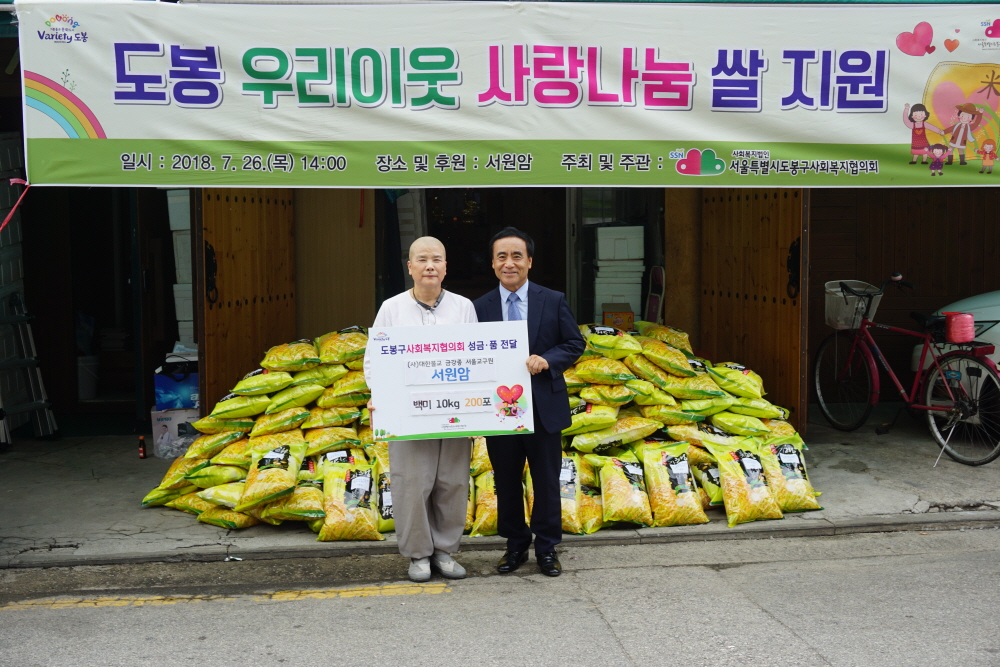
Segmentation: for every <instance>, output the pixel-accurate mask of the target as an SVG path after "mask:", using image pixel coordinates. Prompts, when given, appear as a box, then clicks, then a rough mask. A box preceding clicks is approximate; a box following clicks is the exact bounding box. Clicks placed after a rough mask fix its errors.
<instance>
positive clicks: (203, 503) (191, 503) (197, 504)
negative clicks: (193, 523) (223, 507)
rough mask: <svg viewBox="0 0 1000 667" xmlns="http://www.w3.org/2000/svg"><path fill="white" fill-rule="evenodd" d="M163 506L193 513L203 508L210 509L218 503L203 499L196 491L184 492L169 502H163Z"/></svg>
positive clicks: (195, 513) (197, 512)
mask: <svg viewBox="0 0 1000 667" xmlns="http://www.w3.org/2000/svg"><path fill="white" fill-rule="evenodd" d="M164 506H165V507H170V508H171V509H175V510H180V511H182V512H187V513H188V514H194V515H198V514H201V513H202V512H204V511H205V510H210V509H212V508H213V507H218V505H216V504H215V503H213V502H209V501H207V500H203V499H202V498H200V497H199V496H198V494H197V493H185V494H184V495H183V496H181V497H179V498H174V499H173V500H171V501H170V502H169V503H165V504H164Z"/></svg>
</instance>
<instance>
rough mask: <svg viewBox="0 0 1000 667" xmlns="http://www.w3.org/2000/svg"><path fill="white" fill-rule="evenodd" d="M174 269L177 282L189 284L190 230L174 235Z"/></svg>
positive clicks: (180, 231)
mask: <svg viewBox="0 0 1000 667" xmlns="http://www.w3.org/2000/svg"><path fill="white" fill-rule="evenodd" d="M173 234H174V269H175V271H176V273H177V282H178V283H180V284H182V285H190V284H191V230H187V229H182V230H178V231H175V232H174V233H173Z"/></svg>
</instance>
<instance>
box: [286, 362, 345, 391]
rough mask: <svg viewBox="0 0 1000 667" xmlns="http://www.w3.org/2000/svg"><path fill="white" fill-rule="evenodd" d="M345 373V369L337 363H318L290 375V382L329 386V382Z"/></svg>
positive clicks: (331, 382)
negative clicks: (313, 366) (314, 366)
mask: <svg viewBox="0 0 1000 667" xmlns="http://www.w3.org/2000/svg"><path fill="white" fill-rule="evenodd" d="M345 375H347V369H346V368H345V367H343V366H340V365H338V364H320V365H319V366H317V367H316V368H310V369H309V370H307V371H299V372H298V373H296V374H295V375H293V376H292V384H293V385H296V384H318V385H321V386H323V387H329V386H330V385H331V384H333V383H334V382H336V381H337V380H339V379H340V378H342V377H344V376H345Z"/></svg>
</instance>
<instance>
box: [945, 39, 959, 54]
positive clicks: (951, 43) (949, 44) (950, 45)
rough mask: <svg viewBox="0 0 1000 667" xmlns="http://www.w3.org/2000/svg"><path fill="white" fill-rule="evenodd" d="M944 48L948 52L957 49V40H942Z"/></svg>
mask: <svg viewBox="0 0 1000 667" xmlns="http://www.w3.org/2000/svg"><path fill="white" fill-rule="evenodd" d="M944 48H946V49H948V51H949V52H951V51H954V50H955V49H957V48H958V40H957V39H946V40H944Z"/></svg>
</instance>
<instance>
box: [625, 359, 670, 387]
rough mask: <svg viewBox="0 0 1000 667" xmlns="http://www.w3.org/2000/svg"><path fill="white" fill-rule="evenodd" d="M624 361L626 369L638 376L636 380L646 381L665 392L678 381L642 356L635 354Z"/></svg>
mask: <svg viewBox="0 0 1000 667" xmlns="http://www.w3.org/2000/svg"><path fill="white" fill-rule="evenodd" d="M622 361H623V362H624V364H625V366H626V368H628V370H630V371H632V373H634V374H635V375H636V376H637V378H636V379H640V380H645V381H646V382H649V383H651V384H653V385H655V386H656V387H658V388H660V389H663V390H664V391H665V390H666V389H667V387H668V386H669V385H670V383H671V382H672V381H675V380H677V378H675V377H674V376H672V375H671V374H670V373H668V372H666V371H665V370H663V369H662V368H660V367H659V366H657V365H656V364H654V363H653V362H652V361H650V360H649V359H647V358H646V357H644V356H643V355H641V354H633V355H632V356H629V357H625V359H623V360H622Z"/></svg>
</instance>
